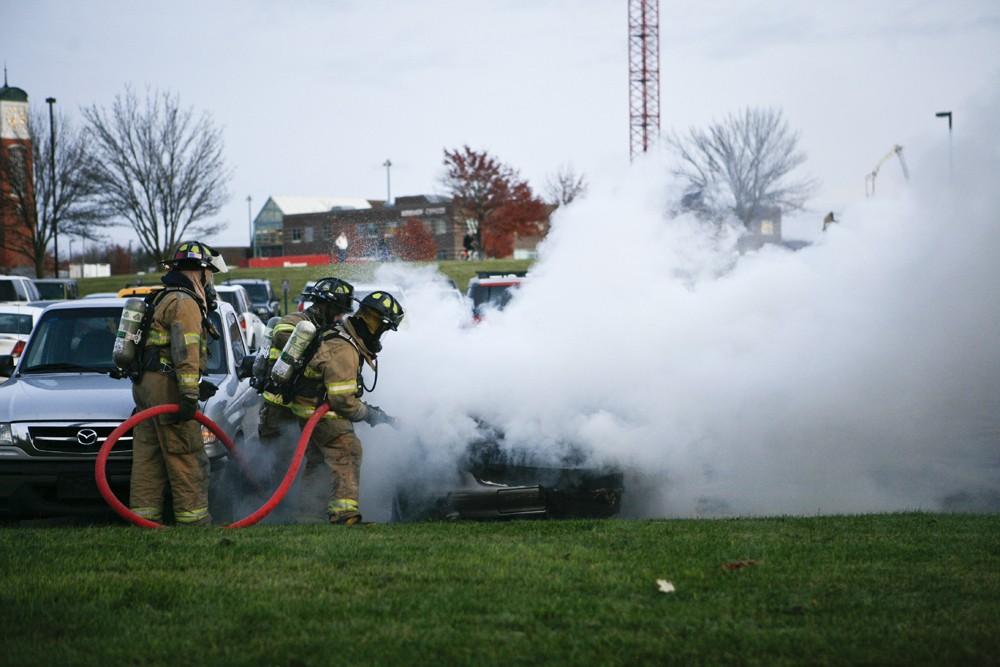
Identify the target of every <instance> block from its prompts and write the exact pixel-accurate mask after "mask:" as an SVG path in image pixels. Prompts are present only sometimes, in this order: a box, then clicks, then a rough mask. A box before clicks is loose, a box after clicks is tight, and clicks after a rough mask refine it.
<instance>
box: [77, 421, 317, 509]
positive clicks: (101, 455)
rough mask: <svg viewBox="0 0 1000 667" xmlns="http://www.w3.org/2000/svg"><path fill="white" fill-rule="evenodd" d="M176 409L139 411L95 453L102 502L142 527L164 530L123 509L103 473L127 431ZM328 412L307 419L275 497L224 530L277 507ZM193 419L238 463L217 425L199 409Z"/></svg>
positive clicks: (232, 444)
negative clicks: (208, 431)
mask: <svg viewBox="0 0 1000 667" xmlns="http://www.w3.org/2000/svg"><path fill="white" fill-rule="evenodd" d="M179 409H180V406H178V405H176V404H172V403H171V404H167V405H156V406H153V407H151V408H147V409H145V410H142V411H141V412H137V413H136V414H134V415H132V416H131V417H129V418H128V419H126V420H125V421H124V422H122V423H121V425H120V426H119V427H118V428H116V429H115V430H114V431H112V432H111V435H109V436H108V438H107V440H105V441H104V444H103V445H101V450H100V451H99V452H98V454H97V462H96V464H95V466H94V477H95V479H96V480H97V489H98V490H99V491H100V492H101V496H103V498H104V500H105V501H106V502H107V503H108V505H110V506H111V509H113V510H114V511H115V512H116V513H117V514H118V516H120V517H122V518H123V519H125V520H126V521H130V522H131V523H134V524H135V525H137V526H140V527H142V528H163V527H164V525H163V524H162V523H157V522H156V521H150V520H149V519H146V518H143V517H141V516H139V515H138V514H136V513H135V512H133V511H132V510H130V509H129V508H128V507H125V505H124V504H123V503H122V502H121V501H120V500H118V497H117V496H115V494H114V491H112V490H111V486H110V485H109V484H108V477H107V470H106V467H107V463H108V456H109V455H110V454H111V449H112V448H113V447H114V446H115V443H117V442H118V439H119V438H121V437H122V436H123V435H125V434H126V433H128V432H129V430H130V429H132V428H134V427H135V426H136V425H138V424H141V423H142V422H144V421H147V420H149V419H152V418H154V417H158V416H160V415H165V414H172V413H174V412H177V411H178V410H179ZM329 409H330V407H329V406H328V405H326V404H325V403H324V404H323V405H321V406H320V407H319V408H318V409H317V410H316V412H315V413H314V414H313V416H312V417H310V419H309V421H308V422H306V426H305V428H304V429H303V431H302V437H301V438H300V439H299V445H298V447H296V449H295V455H294V456H293V457H292V463H291V465H290V466H289V467H288V471H287V472H286V473H285V477H284V479H282V480H281V484H280V485H279V486H278V489H277V490H276V491H275V492H274V494H272V496H271V497H270V498H269V499H268V500H267V502H265V503H264V504H263V505H262V506H261V507H260V508H258V509H257V510H256V511H255V512H253V513H252V514H250V515H249V516H247V517H244V518H243V519H240V520H239V521H235V522H233V523H231V524H229V526H227V528H245V527H247V526H252V525H254V524H255V523H257V522H258V521H260V520H262V519H263V518H264V517H266V516H267V515H268V514H270V513H271V512H272V511H274V508H276V507H277V506H278V505H279V504H280V503H281V501H282V500H284V498H285V495H286V494H287V493H288V491H289V490H290V489H291V488H292V484H293V483H294V482H295V477H296V476H297V475H298V473H299V467H301V465H302V459H303V457H304V456H305V453H306V447H307V446H308V445H309V438H310V437H311V436H312V432H313V430H314V429H315V428H316V424H317V423H319V420H320V419H321V418H322V417H323V415H324V414H326V412H327V411H328V410H329ZM194 418H195V420H196V421H198V422H199V423H200V424H202V425H204V426H205V427H206V428H208V430H210V431H211V432H212V433H214V434H215V436H216V437H217V438H218V439H219V440H221V441H222V444H223V445H225V446H226V449H228V450H229V452H230V453H232V454H233V457H234V458H237V460H238V457H237V454H236V445H235V444H234V443H233V441H232V439H231V438H230V437H229V436H228V435H226V432H225V431H223V430H222V429H221V428H220V427H219V425H218V424H216V423H215V422H214V421H212V420H211V419H209V418H208V417H206V416H205V414H204V413H202V412H201V411H200V410H199V411H197V412H195V414H194Z"/></svg>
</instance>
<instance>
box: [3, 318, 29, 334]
mask: <svg viewBox="0 0 1000 667" xmlns="http://www.w3.org/2000/svg"><path fill="white" fill-rule="evenodd" d="M0 333H5V334H21V335H27V334H30V333H31V315H20V314H18V313H0Z"/></svg>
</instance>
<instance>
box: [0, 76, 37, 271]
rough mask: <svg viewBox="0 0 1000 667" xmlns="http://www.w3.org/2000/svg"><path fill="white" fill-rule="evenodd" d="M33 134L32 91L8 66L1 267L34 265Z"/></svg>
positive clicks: (2, 107)
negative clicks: (30, 224)
mask: <svg viewBox="0 0 1000 667" xmlns="http://www.w3.org/2000/svg"><path fill="white" fill-rule="evenodd" d="M31 162H32V154H31V135H30V133H29V132H28V94H27V93H26V92H24V91H23V90H21V89H20V88H16V87H13V86H10V85H8V84H7V68H6V67H4V72H3V87H0V271H3V272H9V271H12V270H14V271H17V270H19V269H20V271H19V272H25V271H24V270H25V269H26V268H28V267H31V266H32V265H33V262H32V261H31V257H30V255H28V254H25V253H22V252H18V249H19V248H22V249H24V250H28V249H29V248H30V244H31V236H30V234H29V232H28V229H27V226H26V223H25V218H24V216H23V213H22V210H23V209H22V207H31V208H34V206H35V192H34V175H33V171H32V164H31Z"/></svg>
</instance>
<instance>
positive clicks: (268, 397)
mask: <svg viewBox="0 0 1000 667" xmlns="http://www.w3.org/2000/svg"><path fill="white" fill-rule="evenodd" d="M264 400H265V401H267V402H268V403H274V404H275V405H280V406H281V407H283V408H287V407H288V403H286V402H285V400H284V399H283V398H281V395H280V394H273V393H271V392H269V391H265V392H264Z"/></svg>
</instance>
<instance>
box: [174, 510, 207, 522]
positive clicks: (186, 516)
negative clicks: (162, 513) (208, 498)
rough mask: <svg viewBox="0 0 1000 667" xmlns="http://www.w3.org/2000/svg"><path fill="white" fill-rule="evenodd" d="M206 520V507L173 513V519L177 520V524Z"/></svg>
mask: <svg viewBox="0 0 1000 667" xmlns="http://www.w3.org/2000/svg"><path fill="white" fill-rule="evenodd" d="M207 518H208V508H207V507H199V508H198V509H196V510H189V511H175V512H174V519H176V520H177V523H195V522H197V521H203V520H205V519H207Z"/></svg>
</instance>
